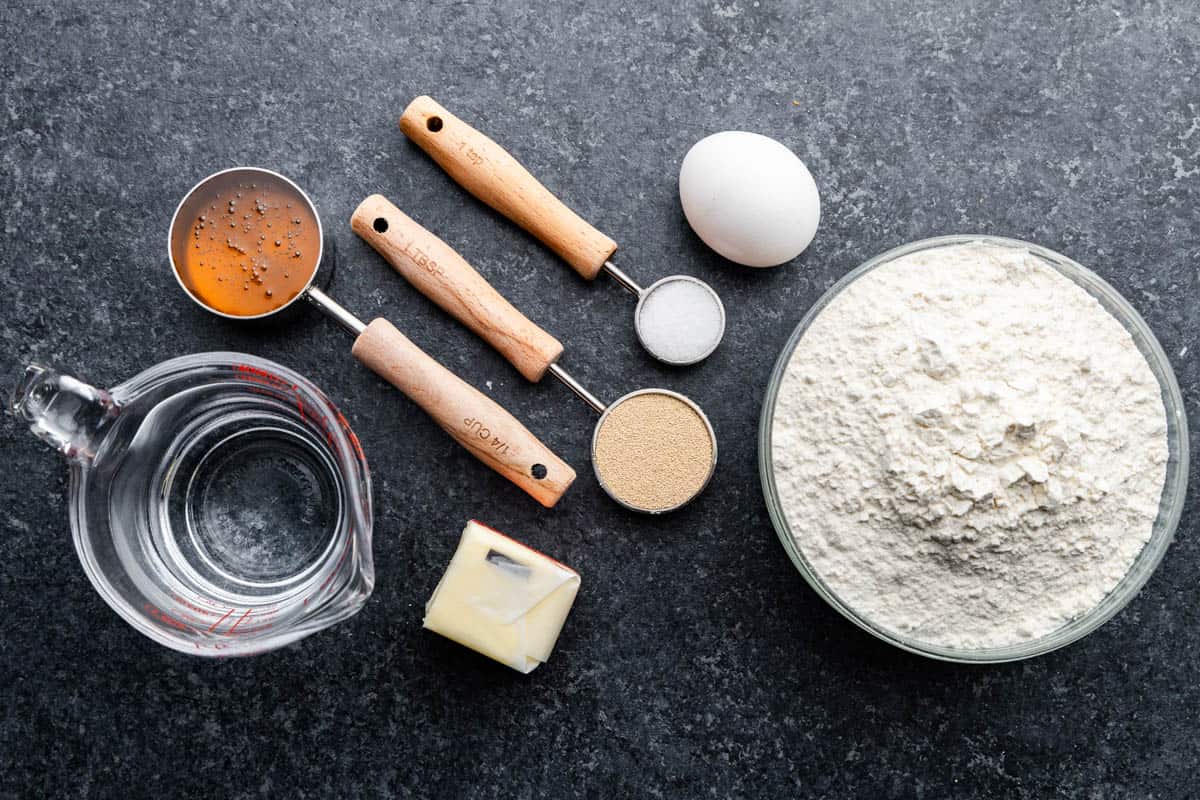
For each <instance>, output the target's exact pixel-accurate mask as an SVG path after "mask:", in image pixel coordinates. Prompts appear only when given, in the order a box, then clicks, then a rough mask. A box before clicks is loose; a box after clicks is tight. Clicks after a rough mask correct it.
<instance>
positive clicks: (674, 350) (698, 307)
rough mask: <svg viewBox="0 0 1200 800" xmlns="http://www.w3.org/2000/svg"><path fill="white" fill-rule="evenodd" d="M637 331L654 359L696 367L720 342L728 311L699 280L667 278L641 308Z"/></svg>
mask: <svg viewBox="0 0 1200 800" xmlns="http://www.w3.org/2000/svg"><path fill="white" fill-rule="evenodd" d="M637 332H638V338H640V339H641V341H642V344H643V345H644V346H645V348H646V349H647V350H649V351H650V352H651V353H652V354H653V355H654V357H655V358H658V359H659V360H661V361H666V362H668V363H672V364H694V363H695V362H697V361H699V360H700V359H702V358H704V357H705V356H707V355H708V354H709V353H711V352H712V351H713V350H714V349H716V347H717V345H718V344H720V342H721V337H722V336H723V335H724V333H725V310H724V308H723V307H722V306H721V300H720V298H718V297H717V295H716V293H715V292H714V291H713V290H712V289H710V288H709V287H708V286H706V285H705V284H703V283H700V282H699V281H694V280H691V279H689V278H682V277H676V278H668V279H665V280H663V281H661V282H659V283H658V284H656V285H654V286H651V287H650V289H649V291H648V292H647V293H646V296H645V297H644V298H643V299H642V301H641V303H639V305H638V312H637Z"/></svg>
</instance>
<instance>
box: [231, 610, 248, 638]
mask: <svg viewBox="0 0 1200 800" xmlns="http://www.w3.org/2000/svg"><path fill="white" fill-rule="evenodd" d="M248 616H250V609H248V608H247V609H246V613H245V614H242V615H241V616H240V617H238V621H237V622H235V623H233V625H231V626H230V627H229V630H227V631H226V633H233V632H234V631H235V630H236V629H237V626H238V625H241V624H242V620H244V619H246V617H248Z"/></svg>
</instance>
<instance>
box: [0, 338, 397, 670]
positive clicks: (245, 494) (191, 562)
mask: <svg viewBox="0 0 1200 800" xmlns="http://www.w3.org/2000/svg"><path fill="white" fill-rule="evenodd" d="M11 408H12V412H13V413H14V414H15V415H16V416H18V417H19V418H22V419H24V420H26V421H28V422H29V423H30V428H31V430H32V431H33V432H34V433H35V434H36V435H37V436H38V437H39V438H41V439H43V440H44V441H46V442H48V443H49V444H51V445H53V446H54V447H55V448H57V449H58V451H59V452H60V453H62V454H63V455H64V456H65V457H66V458H67V460H68V461H69V462H70V468H71V500H70V508H71V529H72V531H73V533H74V539H75V548H76V551H77V552H78V554H79V560H80V561H81V562H82V563H83V568H84V571H85V572H86V573H87V576H88V578H89V579H90V580H91V582H92V584H93V585H94V586H95V587H96V590H97V591H98V592H99V593H100V595H101V597H103V598H104V600H105V601H106V602H107V603H108V604H109V605H110V606H112V608H113V609H114V610H116V612H117V613H118V614H120V615H121V616H122V617H124V618H125V620H126V621H127V622H129V624H131V625H133V627H135V628H137V629H138V630H139V631H141V632H142V633H144V634H145V635H146V636H149V637H150V638H151V639H153V640H154V641H156V642H159V643H160V644H164V645H166V646H168V647H171V648H174V649H176V650H179V651H181V652H184V653H192V654H196V655H206V656H228V655H250V654H253V653H260V652H264V651H267V650H271V649H274V648H276V647H281V646H282V645H285V644H287V643H289V642H293V641H295V640H297V639H300V638H301V637H303V636H307V635H308V634H310V633H314V632H316V631H318V630H321V629H322V628H326V627H329V626H330V625H333V624H334V623H336V622H339V621H341V620H343V619H346V618H347V617H349V616H351V615H352V614H354V613H355V612H356V611H358V610H359V609H360V608H361V607H362V605H363V604H364V603H365V602H366V600H367V598H368V597H369V596H370V594H371V589H372V588H373V586H374V582H375V572H374V566H373V563H372V560H371V522H372V516H371V480H370V475H369V473H368V471H367V463H366V460H365V459H364V458H363V454H362V448H361V447H360V446H359V444H358V439H357V437H355V435H354V433H353V431H351V430H350V427H349V425H347V424H346V420H345V418H344V417H343V416H342V415H341V414H340V413H339V412H338V410H337V408H335V407H334V405H333V404H332V403H331V402H330V401H329V400H328V398H326V397H325V395H324V394H323V393H322V392H321V391H320V390H319V389H318V388H317V387H316V386H314V385H313V384H312V383H310V382H309V381H308V380H307V379H305V378H304V377H302V376H301V375H299V374H297V373H295V372H293V371H291V370H289V369H287V368H285V367H282V366H280V365H278V364H275V363H273V362H270V361H267V360H265V359H261V358H255V357H253V356H248V355H242V354H239V353H202V354H197V355H190V356H184V357H183V358H176V359H172V360H171V361H166V362H163V363H161V364H158V365H156V366H154V367H151V368H150V369H148V370H146V371H145V372H142V373H141V374H139V375H137V376H135V377H134V378H132V379H131V380H128V381H126V382H124V383H122V384H121V385H120V386H116V387H114V388H113V389H110V390H108V391H104V390H102V389H97V388H95V387H93V386H89V385H87V384H86V383H83V382H82V381H80V380H78V379H76V378H74V377H71V376H70V375H65V374H63V373H61V372H58V371H56V370H53V369H50V368H49V367H46V366H43V365H40V364H33V365H31V366H30V367H28V368H27V369H26V370H25V374H24V376H23V377H22V379H21V381H20V383H19V385H18V386H17V388H16V390H15V392H14V394H13V399H12V406H11Z"/></svg>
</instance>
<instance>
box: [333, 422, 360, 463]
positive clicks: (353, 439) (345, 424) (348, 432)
mask: <svg viewBox="0 0 1200 800" xmlns="http://www.w3.org/2000/svg"><path fill="white" fill-rule="evenodd" d="M337 418H338V422H340V423H341V425H342V429H343V430H344V431H346V435H347V436H349V437H350V443H351V444H352V445H354V452H355V453H358V457H359V458H361V459H362V460H363V461H366V460H367V456H366V454H364V453H363V449H362V445H361V444H359V443H358V437H357V436H355V435H354V431H352V430H350V423H349V422H347V421H346V418H345V417H343V416H342V412H340V411H339V412H337Z"/></svg>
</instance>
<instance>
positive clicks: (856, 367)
mask: <svg viewBox="0 0 1200 800" xmlns="http://www.w3.org/2000/svg"><path fill="white" fill-rule="evenodd" d="M759 466H760V470H761V474H762V482H763V491H764V493H765V495H766V499H767V506H768V509H769V510H770V514H771V519H772V521H773V523H774V525H775V528H776V531H777V532H778V533H779V538H780V540H781V541H782V542H783V545H784V548H785V549H786V550H787V553H788V555H789V556H790V557H791V559H792V561H793V562H795V564H796V567H797V568H798V569H799V570H800V573H801V574H802V575H803V576H804V578H805V580H807V581H808V583H809V584H811V585H812V587H813V588H814V589H815V590H816V591H817V592H818V593H819V594H820V595H821V596H822V597H823V598H824V599H825V600H826V601H828V602H829V603H830V604H831V605H832V606H833V607H834V608H836V609H837V610H838V611H839V612H841V613H842V614H843V615H845V616H846V617H848V618H849V619H850V620H851V621H853V622H854V623H855V624H857V625H859V626H860V627H862V628H864V629H866V630H867V631H870V632H871V633H873V634H875V635H876V636H878V637H880V638H882V639H884V640H885V641H888V642H890V643H892V644H894V645H897V646H899V647H901V648H904V649H906V650H910V651H912V652H916V653H920V654H922V655H926V656H931V657H934V658H940V659H946V660H951V661H965V662H998V661H1011V660H1016V659H1021V658H1029V657H1031V656H1035V655H1040V654H1042V653H1046V652H1049V651H1051V650H1054V649H1056V648H1058V647H1062V646H1064V645H1066V644H1069V643H1070V642H1073V641H1075V640H1077V639H1079V638H1081V637H1082V636H1085V635H1087V634H1088V633H1090V632H1091V631H1093V630H1095V629H1096V628H1097V627H1099V626H1100V625H1101V624H1103V623H1104V622H1105V621H1106V620H1108V619H1109V618H1110V617H1112V616H1113V615H1114V614H1116V613H1117V612H1118V611H1120V610H1121V608H1123V607H1124V606H1125V605H1126V604H1127V603H1128V602H1129V601H1130V600H1131V599H1132V598H1133V596H1134V595H1136V594H1137V592H1138V590H1139V589H1140V588H1141V587H1142V585H1143V584H1144V583H1145V582H1146V580H1147V579H1148V578H1149V577H1150V574H1151V573H1152V572H1153V571H1154V569H1155V567H1157V566H1158V563H1159V561H1160V560H1161V559H1162V557H1163V554H1164V553H1165V552H1166V549H1167V545H1168V544H1169V543H1170V541H1171V538H1172V536H1173V535H1174V532H1175V527H1176V525H1177V524H1178V522H1179V516H1180V513H1181V511H1182V508H1183V500H1184V493H1185V491H1186V485H1187V471H1188V451H1187V420H1186V418H1185V416H1184V412H1183V401H1182V398H1181V396H1180V392H1179V386H1178V384H1177V382H1176V380H1175V375H1174V373H1173V372H1172V370H1171V366H1170V363H1169V362H1168V360H1167V357H1166V355H1165V354H1164V353H1163V350H1162V348H1161V347H1160V346H1159V344H1158V342H1157V340H1156V339H1155V338H1154V335H1153V333H1151V331H1150V329H1149V328H1148V327H1147V325H1146V323H1145V322H1144V321H1143V320H1142V318H1141V317H1140V316H1139V315H1138V313H1137V312H1136V311H1134V309H1133V308H1132V307H1131V306H1130V305H1129V304H1128V303H1127V302H1126V301H1125V300H1124V299H1123V298H1122V297H1121V296H1120V294H1118V293H1117V291H1116V290H1115V289H1113V288H1112V287H1111V286H1109V285H1108V284H1107V283H1105V282H1104V281H1103V280H1102V279H1101V278H1100V277H1098V276H1097V275H1096V274H1094V273H1093V272H1091V271H1090V270H1087V269H1085V268H1084V267H1082V266H1080V265H1079V264H1076V263H1075V262H1074V261H1071V260H1070V259H1068V258H1066V257H1064V256H1062V255H1059V254H1058V253H1055V252H1053V251H1050V250H1047V249H1045V248H1042V247H1038V246H1037V245H1033V244H1029V243H1027V242H1021V241H1017V240H1012V239H1002V238H999V237H989V236H945V237H939V238H936V239H926V240H923V241H919V242H914V243H912V244H908V245H904V246H902V247H899V248H896V249H895V250H891V251H889V252H887V253H884V254H883V255H880V256H878V257H876V258H873V259H871V260H870V261H868V262H867V263H865V264H863V265H862V266H861V267H859V268H857V269H855V270H854V271H853V272H851V273H850V274H849V275H847V276H846V277H845V278H843V279H842V280H841V281H839V282H838V283H837V285H835V286H834V287H833V288H832V289H830V290H829V291H828V292H826V294H825V295H824V296H823V297H822V298H821V299H820V300H819V301H818V302H817V303H816V305H814V306H813V307H812V309H810V310H809V312H808V314H806V315H805V317H804V319H803V320H801V322H800V324H799V325H798V326H797V327H796V330H795V331H794V332H793V334H792V335H791V337H790V338H789V339H788V342H787V344H786V345H785V346H784V348H783V352H782V354H781V355H780V356H779V360H778V362H777V363H776V365H775V370H774V372H773V374H772V376H771V381H770V384H769V386H768V389H767V394H766V399H765V401H764V404H763V412H762V421H761V425H760V428H759Z"/></svg>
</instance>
